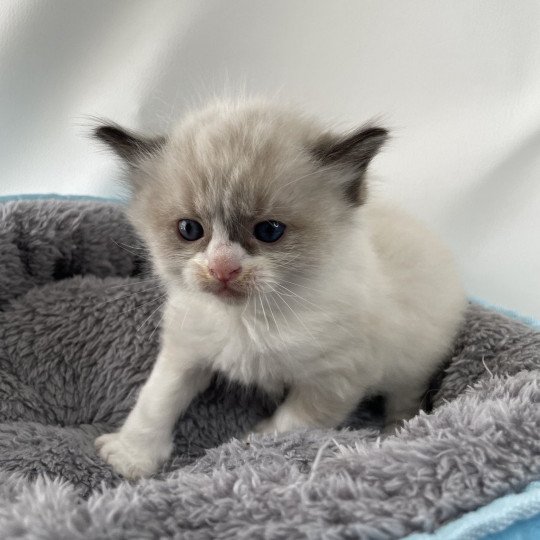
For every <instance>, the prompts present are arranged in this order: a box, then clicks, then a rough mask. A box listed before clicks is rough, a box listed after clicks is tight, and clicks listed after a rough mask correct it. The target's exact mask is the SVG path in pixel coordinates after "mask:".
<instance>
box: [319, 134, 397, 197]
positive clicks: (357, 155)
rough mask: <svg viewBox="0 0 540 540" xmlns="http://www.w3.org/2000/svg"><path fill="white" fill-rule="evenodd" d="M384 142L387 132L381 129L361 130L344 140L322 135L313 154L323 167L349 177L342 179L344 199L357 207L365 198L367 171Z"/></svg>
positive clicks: (341, 137)
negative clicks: (342, 172) (340, 169)
mask: <svg viewBox="0 0 540 540" xmlns="http://www.w3.org/2000/svg"><path fill="white" fill-rule="evenodd" d="M387 139H388V131H387V130H386V129H384V128H381V127H363V128H360V129H358V130H356V131H354V132H353V133H352V134H349V135H345V136H336V135H330V134H325V135H324V136H323V137H322V138H321V140H320V141H319V142H318V143H317V144H316V146H315V148H314V149H313V153H314V155H315V157H316V158H317V160H318V161H319V162H321V163H322V164H323V165H336V166H338V167H340V168H342V169H343V170H344V173H345V172H348V173H349V174H344V176H343V178H344V185H343V188H344V191H345V196H346V198H347V200H348V201H349V202H350V203H352V204H353V205H354V206H359V205H361V204H362V203H364V202H365V199H366V195H367V186H366V185H365V180H364V176H365V173H366V170H367V168H368V166H369V164H370V162H371V160H372V159H373V158H374V157H375V155H376V154H377V152H378V151H379V150H380V148H381V146H382V145H383V144H384V143H385V142H386V140H387Z"/></svg>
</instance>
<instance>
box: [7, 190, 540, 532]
mask: <svg viewBox="0 0 540 540" xmlns="http://www.w3.org/2000/svg"><path fill="white" fill-rule="evenodd" d="M0 257H1V258H0V477H1V483H0V536H1V537H2V538H40V539H63V538H65V539H68V538H69V539H98V538H159V537H176V538H183V539H191V538H193V539H203V538H240V539H242V538H245V539H253V538H271V539H295V538H305V537H309V538H331V539H334V538H336V539H337V538H351V539H352V538H381V539H382V538H400V537H403V536H406V535H407V534H411V533H415V532H416V533H419V532H424V533H431V532H433V531H435V530H436V529H438V528H439V527H441V526H442V525H444V524H447V523H449V522H451V521H452V520H455V519H456V518H459V517H460V516H463V515H464V514H467V513H468V512H471V511H473V510H476V509H478V508H481V507H483V506H485V505H487V504H488V503H490V502H492V501H494V500H495V499H497V498H499V497H502V496H514V497H516V496H518V495H515V494H519V493H521V492H522V491H523V490H525V488H526V487H527V486H528V485H529V484H530V483H531V482H532V481H534V480H538V479H540V439H539V437H538V433H539V428H540V408H539V401H540V386H539V371H538V370H539V369H540V333H538V332H536V331H534V330H533V329H532V328H530V327H528V326H526V325H524V324H521V323H520V322H517V321H515V320H511V319H510V318H507V317H505V316H502V315H500V314H498V313H496V312H494V311H491V310H489V309H486V308H484V307H481V306H479V305H475V304H471V305H470V306H469V308H468V311H467V315H466V321H465V324H464V325H463V328H462V330H461V333H460V335H459V337H458V339H457V341H456V343H455V349H454V352H453V354H452V355H451V357H449V358H448V363H447V365H446V366H445V368H444V371H443V372H442V373H441V376H440V377H439V378H438V380H437V381H435V382H434V385H433V387H432V389H431V392H430V396H429V397H430V401H431V402H432V405H433V411H432V412H431V413H429V414H428V413H425V412H421V413H420V414H419V415H417V416H416V417H415V418H413V419H412V420H411V421H409V422H408V423H406V425H405V426H404V427H403V428H402V429H401V431H400V432H399V433H398V434H397V435H396V436H389V437H386V438H381V437H380V434H379V431H378V429H377V428H376V427H374V424H373V421H372V420H370V419H372V418H373V414H371V416H369V415H368V414H367V413H364V412H362V410H359V412H358V413H357V414H355V415H354V416H353V417H351V420H350V427H349V428H348V429H342V430H312V431H304V432H297V433H289V434H283V435H277V436H265V437H257V438H254V439H253V440H252V441H251V442H250V443H245V442H242V441H240V440H238V439H235V438H234V437H235V435H236V436H238V435H241V434H243V433H244V432H245V431H247V430H248V429H249V427H250V426H252V425H254V424H255V423H256V422H257V421H258V420H259V419H261V418H263V417H264V416H266V415H268V414H270V413H271V411H272V407H273V406H274V405H273V404H272V403H271V402H270V401H269V400H268V399H266V398H265V396H263V395H261V394H258V393H257V391H256V390H253V389H244V388H240V387H237V386H230V385H227V384H226V383H224V382H223V381H218V380H216V381H215V383H214V384H213V385H212V386H211V388H210V389H209V390H208V391H207V392H205V393H204V394H203V395H202V396H200V397H199V398H198V399H197V400H196V401H195V402H194V403H193V404H192V406H191V407H190V408H189V410H188V412H187V413H186V415H185V416H184V417H183V418H182V419H181V420H180V421H179V422H178V424H177V428H176V437H175V451H174V455H173V457H172V458H171V460H169V462H168V463H167V464H166V465H165V466H164V467H163V469H162V470H161V471H160V472H159V474H157V475H156V476H155V477H153V478H150V479H145V480H141V481H139V482H137V483H128V482H127V481H124V480H123V479H122V478H121V477H119V476H118V475H117V474H115V473H114V472H113V471H112V470H111V469H110V468H109V467H108V466H107V465H106V464H105V463H103V462H102V461H101V460H100V459H99V457H98V456H97V455H96V452H95V450H94V444H93V442H94V439H95V438H96V437H97V436H98V435H99V434H101V433H104V432H108V431H111V430H113V429H115V428H116V427H118V426H119V425H120V424H121V422H122V420H123V418H124V417H125V415H126V414H127V413H128V411H129V410H130V408H131V406H132V405H133V403H134V400H135V398H136V394H137V391H138V388H139V387H140V385H141V384H142V383H143V382H144V380H145V379H146V377H147V375H148V372H149V370H150V369H151V366H152V363H153V361H154V358H155V356H156V353H157V349H158V342H159V331H158V330H157V328H158V325H159V320H160V317H161V314H160V310H161V300H162V297H161V295H162V290H161V289H160V287H159V285H158V284H157V282H156V281H155V280H153V279H152V277H151V276H150V275H149V273H148V271H147V270H148V266H147V260H146V256H145V250H144V248H143V247H142V246H141V245H140V243H139V242H138V240H137V239H136V237H135V236H134V233H133V231H132V229H131V227H130V226H129V224H128V223H127V221H126V219H125V217H124V216H123V213H122V208H121V206H120V205H118V204H114V203H108V202H97V201H69V200H68V201H66V200H40V201H11V202H4V203H3V204H0ZM371 408H372V409H376V407H373V404H372V407H371ZM512 494H513V495H512ZM499 521H500V520H499ZM494 523H495V522H494ZM488 525H489V523H488ZM447 527H448V525H447ZM499 528H500V527H499ZM490 530H491V531H492V532H494V531H495V530H497V527H495V525H494V526H493V527H492V528H491V529H490V528H489V526H488V527H487V529H486V528H484V529H483V531H484V532H486V531H488V532H489V531H490ZM470 537H471V538H473V537H474V538H476V537H478V536H470Z"/></svg>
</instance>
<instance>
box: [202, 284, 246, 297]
mask: <svg viewBox="0 0 540 540" xmlns="http://www.w3.org/2000/svg"><path fill="white" fill-rule="evenodd" d="M210 292H211V293H212V294H213V295H214V296H217V297H218V298H222V299H223V300H241V299H243V298H245V296H246V294H245V293H244V292H243V291H240V290H238V289H234V288H231V287H229V286H227V285H222V286H221V287H219V288H216V289H212V290H211V291H210Z"/></svg>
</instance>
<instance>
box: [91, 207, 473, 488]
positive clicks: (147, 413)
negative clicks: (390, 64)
mask: <svg viewBox="0 0 540 540" xmlns="http://www.w3.org/2000/svg"><path fill="white" fill-rule="evenodd" d="M179 217H181V216H179ZM215 230H216V231H220V229H219V224H216V227H215ZM220 235H221V237H223V231H221V232H220ZM220 235H218V234H217V233H216V238H215V241H213V243H211V244H210V245H209V247H208V252H212V250H215V249H216V242H218V240H219V238H220ZM221 239H222V240H223V241H226V238H224V237H223V238H221ZM218 243H219V242H218ZM233 248H234V250H235V251H234V253H235V256H236V257H238V258H239V259H242V264H243V266H245V267H246V268H247V269H248V270H249V271H250V272H251V273H252V274H253V275H254V279H255V280H258V281H259V282H260V286H259V289H257V292H253V294H251V296H250V298H249V301H248V302H247V303H246V302H231V303H229V302H225V301H223V300H222V299H220V298H217V297H216V296H214V295H212V294H210V293H208V292H201V291H198V290H197V275H196V273H197V268H199V269H200V268H203V267H204V264H205V254H204V253H198V254H197V255H196V256H194V257H193V258H192V260H191V261H190V263H189V264H187V265H185V267H184V270H183V276H182V280H183V281H184V283H185V284H186V286H184V287H181V286H178V275H176V276H175V277H174V279H172V278H171V279H170V280H169V281H168V285H169V298H168V302H167V305H166V311H165V315H164V319H163V328H162V347H161V352H160V354H159V357H158V359H157V362H156V364H155V367H154V369H153V371H152V374H151V376H150V378H149V379H148V381H147V382H146V384H145V385H144V387H143V389H142V391H141V393H140V396H139V398H138V401H137V404H136V405H135V408H134V409H133V411H132V412H131V413H130V415H129V416H128V418H127V420H126V422H125V424H124V425H123V426H122V428H121V429H120V431H118V432H117V433H113V434H108V435H104V436H102V437H100V438H99V439H98V440H97V441H96V445H97V447H98V449H99V451H100V455H101V456H102V457H103V458H104V459H105V460H106V461H108V462H109V463H110V464H111V465H112V466H113V467H114V468H115V469H116V470H117V471H118V472H120V473H121V474H123V475H124V476H127V477H131V478H136V477H139V476H144V475H148V474H152V473H153V472H155V471H156V470H157V468H158V466H159V465H160V463H161V462H162V461H164V460H165V459H166V458H167V457H168V456H169V454H170V452H171V448H172V430H173V427H174V424H175V422H176V420H177V418H178V416H179V415H181V414H182V413H183V412H184V411H185V410H186V408H187V407H188V406H189V404H190V402H191V401H192V399H193V398H194V397H195V396H196V395H197V394H198V393H199V392H201V391H202V390H204V389H205V388H206V387H207V385H208V384H209V381H210V379H211V376H212V373H214V372H216V371H219V372H221V373H223V374H225V375H226V376H227V377H229V378H230V379H232V380H236V381H239V382H241V383H246V384H256V385H259V386H261V387H262V388H264V389H266V390H267V391H269V392H271V393H276V394H278V393H280V392H281V391H282V390H283V389H284V388H289V393H288V395H287V398H286V399H285V401H284V403H283V404H282V405H281V406H279V407H278V409H277V411H276V412H275V414H274V415H273V416H272V417H271V418H270V419H268V420H267V421H265V422H263V423H262V424H260V425H259V426H257V427H256V430H255V431H257V432H274V431H277V432H281V431H288V430H293V429H299V428H306V427H335V426H337V425H338V424H340V423H341V422H342V421H343V420H344V419H345V418H346V416H347V415H348V414H349V413H350V412H351V411H352V410H353V409H354V408H355V406H356V405H357V404H358V402H359V401H360V400H361V399H362V398H363V397H364V396H366V395H368V394H374V393H383V394H384V395H385V396H386V397H387V422H388V424H389V425H392V424H394V423H396V422H398V421H399V420H401V419H406V418H409V417H410V416H412V415H413V414H415V413H416V411H417V410H418V408H419V403H420V398H421V396H422V394H423V393H424V391H425V390H426V386H427V383H428V380H429V378H430V377H431V376H432V375H433V373H434V372H435V370H436V369H437V366H438V365H439V364H440V363H441V361H442V360H443V359H444V357H445V355H447V354H448V353H449V351H450V349H451V346H452V342H453V339H454V336H455V334H456V332H457V329H458V326H459V324H460V322H461V320H462V314H463V311H464V307H465V296H464V293H463V290H462V287H461V285H460V281H459V279H458V277H457V274H456V271H455V267H454V263H453V260H452V257H451V256H450V254H449V253H448V251H447V250H446V249H445V248H444V247H443V246H442V245H441V244H440V242H439V241H438V240H437V239H436V238H435V237H434V236H433V235H432V234H431V233H430V232H429V231H427V230H426V229H425V228H424V227H423V226H422V225H420V224H419V223H417V222H416V220H414V219H413V218H411V217H410V216H408V215H406V214H404V213H403V212H401V211H400V210H398V209H396V208H392V207H389V206H386V205H385V204H382V203H379V202H378V201H369V202H368V203H367V204H364V205H361V206H359V207H358V208H357V209H355V210H354V214H353V218H352V220H351V221H350V222H349V225H348V226H347V227H346V228H339V229H338V233H337V234H336V237H335V238H333V239H332V242H331V243H329V244H328V245H326V246H324V249H323V250H322V252H323V253H324V254H323V255H321V256H320V257H319V258H320V259H321V261H320V262H319V264H318V266H317V267H316V269H315V270H314V272H313V273H312V274H311V275H310V277H309V279H308V280H306V281H305V282H303V283H299V282H298V279H293V280H292V282H291V284H290V285H288V284H287V283H288V282H287V281H281V282H279V281H276V280H275V279H273V276H272V271H271V265H268V261H265V260H264V258H260V257H256V256H255V257H252V256H249V255H247V254H246V253H245V252H244V250H243V249H242V248H241V247H240V246H239V245H235V246H233ZM157 266H158V268H159V264H157ZM162 273H166V272H165V271H164V272H162ZM278 293H279V294H278Z"/></svg>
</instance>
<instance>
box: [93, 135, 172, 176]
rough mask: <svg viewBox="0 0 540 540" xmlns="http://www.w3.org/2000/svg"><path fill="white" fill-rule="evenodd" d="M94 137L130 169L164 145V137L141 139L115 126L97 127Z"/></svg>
mask: <svg viewBox="0 0 540 540" xmlns="http://www.w3.org/2000/svg"><path fill="white" fill-rule="evenodd" d="M94 137H96V139H99V140H100V141H103V142H104V143H105V144H107V145H108V146H109V147H110V148H111V149H112V150H114V152H115V153H116V154H117V155H118V156H120V157H121V158H122V159H123V160H124V161H125V162H126V163H127V164H128V165H130V166H131V167H136V166H137V164H138V163H139V162H140V161H141V160H142V159H143V158H145V157H148V156H151V155H153V154H155V153H157V152H158V151H159V150H160V149H161V147H162V146H163V145H164V144H165V137H153V138H151V137H142V136H140V135H136V134H134V133H132V132H129V131H127V130H125V129H123V128H121V127H120V126H118V125H116V124H104V125H102V126H99V127H98V128H96V129H95V130H94Z"/></svg>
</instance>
